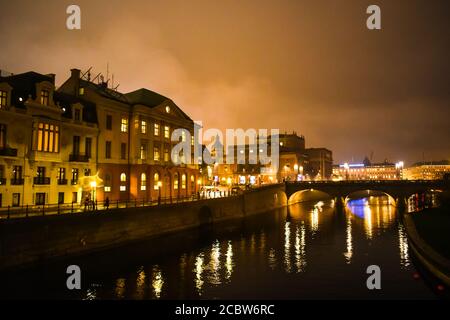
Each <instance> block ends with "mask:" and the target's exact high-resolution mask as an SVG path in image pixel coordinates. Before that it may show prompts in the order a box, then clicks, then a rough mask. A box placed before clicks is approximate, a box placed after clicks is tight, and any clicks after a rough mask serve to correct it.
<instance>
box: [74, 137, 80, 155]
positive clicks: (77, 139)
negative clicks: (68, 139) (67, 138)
mask: <svg viewBox="0 0 450 320" xmlns="http://www.w3.org/2000/svg"><path fill="white" fill-rule="evenodd" d="M72 148H73V151H72V153H73V155H79V154H80V136H73V145H72Z"/></svg>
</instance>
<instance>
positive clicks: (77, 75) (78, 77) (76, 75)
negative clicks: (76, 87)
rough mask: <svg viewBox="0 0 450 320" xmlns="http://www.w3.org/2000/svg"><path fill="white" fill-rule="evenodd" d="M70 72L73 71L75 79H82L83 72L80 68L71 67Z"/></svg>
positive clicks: (72, 75)
mask: <svg viewBox="0 0 450 320" xmlns="http://www.w3.org/2000/svg"><path fill="white" fill-rule="evenodd" d="M70 72H71V75H70V76H71V78H73V79H80V73H81V71H80V69H70Z"/></svg>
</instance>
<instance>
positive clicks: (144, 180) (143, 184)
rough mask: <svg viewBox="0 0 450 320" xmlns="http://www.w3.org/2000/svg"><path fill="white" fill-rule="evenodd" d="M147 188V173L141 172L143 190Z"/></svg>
mask: <svg viewBox="0 0 450 320" xmlns="http://www.w3.org/2000/svg"><path fill="white" fill-rule="evenodd" d="M145 190H147V175H146V174H145V173H141V191H145Z"/></svg>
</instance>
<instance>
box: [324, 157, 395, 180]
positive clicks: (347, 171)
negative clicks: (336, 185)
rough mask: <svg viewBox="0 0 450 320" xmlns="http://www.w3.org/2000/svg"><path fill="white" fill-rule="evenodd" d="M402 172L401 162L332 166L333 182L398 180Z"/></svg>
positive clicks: (365, 162) (367, 162)
mask: <svg viewBox="0 0 450 320" xmlns="http://www.w3.org/2000/svg"><path fill="white" fill-rule="evenodd" d="M402 171H403V162H398V163H390V162H388V161H387V160H385V161H384V162H382V163H370V162H369V161H364V162H363V163H343V164H339V165H334V166H333V180H399V179H402Z"/></svg>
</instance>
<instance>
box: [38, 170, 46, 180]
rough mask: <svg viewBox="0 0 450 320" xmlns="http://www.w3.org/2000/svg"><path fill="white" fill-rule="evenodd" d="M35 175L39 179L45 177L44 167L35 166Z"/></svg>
mask: <svg viewBox="0 0 450 320" xmlns="http://www.w3.org/2000/svg"><path fill="white" fill-rule="evenodd" d="M36 177H38V178H39V179H43V178H45V167H38V168H37V175H36Z"/></svg>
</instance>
